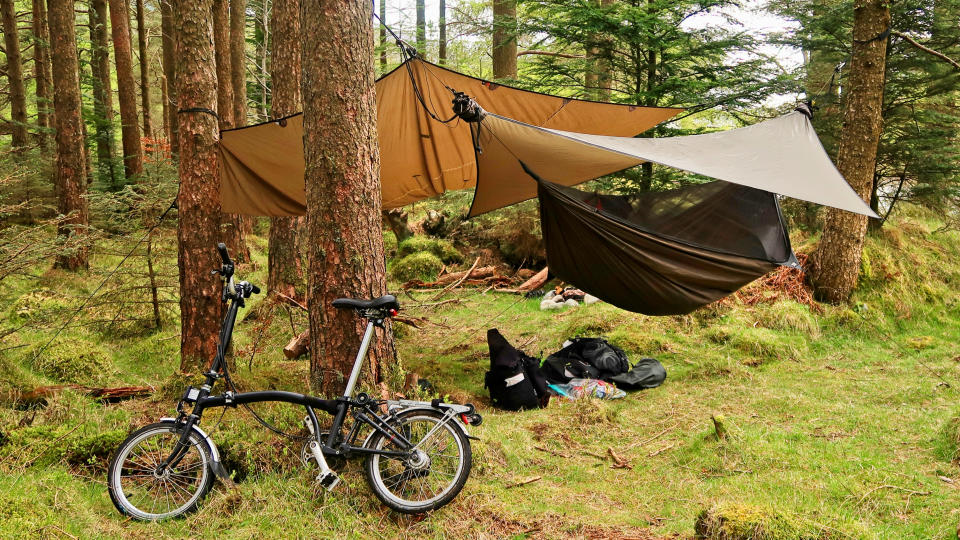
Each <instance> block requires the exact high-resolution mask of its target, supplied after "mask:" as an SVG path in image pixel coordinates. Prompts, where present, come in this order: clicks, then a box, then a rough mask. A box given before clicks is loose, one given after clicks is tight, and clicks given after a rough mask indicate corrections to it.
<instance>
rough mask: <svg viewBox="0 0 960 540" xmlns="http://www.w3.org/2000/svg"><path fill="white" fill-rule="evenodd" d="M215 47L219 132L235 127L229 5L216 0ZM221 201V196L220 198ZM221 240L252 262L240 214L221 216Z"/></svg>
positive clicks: (237, 255)
mask: <svg viewBox="0 0 960 540" xmlns="http://www.w3.org/2000/svg"><path fill="white" fill-rule="evenodd" d="M213 43H214V51H215V54H216V64H217V114H218V115H219V116H220V129H230V128H233V127H236V119H235V117H234V111H235V108H234V102H233V55H232V54H231V52H230V45H231V42H230V1H229V0H213ZM217 200H218V201H219V200H220V198H219V195H218V196H217ZM221 218H222V219H223V223H222V226H221V237H222V238H223V242H224V243H225V244H227V248H229V249H230V253H231V256H233V257H235V258H236V260H237V261H238V262H246V261H248V260H250V252H249V250H248V249H247V245H246V244H247V243H246V240H245V238H244V231H243V223H242V219H241V218H240V216H239V215H237V214H221Z"/></svg>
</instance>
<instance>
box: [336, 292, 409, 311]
mask: <svg viewBox="0 0 960 540" xmlns="http://www.w3.org/2000/svg"><path fill="white" fill-rule="evenodd" d="M333 307H335V308H337V309H358V310H363V309H400V304H398V303H397V297H396V296H394V295H392V294H387V295H384V296H381V297H380V298H374V299H373V300H357V299H356V298H337V299H336V300H334V301H333Z"/></svg>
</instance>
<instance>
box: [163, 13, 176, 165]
mask: <svg viewBox="0 0 960 540" xmlns="http://www.w3.org/2000/svg"><path fill="white" fill-rule="evenodd" d="M172 2H173V0H160V27H161V31H162V32H163V39H162V40H161V47H163V80H164V82H166V86H167V98H166V100H165V104H166V106H167V137H169V138H170V152H171V153H172V154H173V155H177V154H178V153H179V145H178V143H177V132H178V128H177V126H178V125H179V119H180V117H179V115H178V114H177V81H176V71H177V70H176V65H175V62H174V48H175V47H176V31H177V30H176V25H175V24H174V22H173V4H172Z"/></svg>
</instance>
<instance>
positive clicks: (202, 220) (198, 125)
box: [173, 0, 222, 373]
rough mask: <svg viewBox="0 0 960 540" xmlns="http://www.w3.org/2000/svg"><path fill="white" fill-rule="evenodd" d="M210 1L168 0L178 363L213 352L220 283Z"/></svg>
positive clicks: (196, 364)
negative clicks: (176, 165) (176, 145)
mask: <svg viewBox="0 0 960 540" xmlns="http://www.w3.org/2000/svg"><path fill="white" fill-rule="evenodd" d="M212 14H213V1H212V0H174V4H173V16H174V20H176V21H177V46H176V47H177V56H176V62H177V78H176V82H177V84H176V88H177V100H178V103H179V106H180V109H181V110H182V111H183V112H182V114H180V117H179V118H180V121H179V131H180V194H179V196H178V197H177V206H178V212H179V214H178V215H179V220H178V229H177V239H178V250H177V259H178V262H179V267H180V369H181V370H182V371H186V372H193V373H197V372H199V371H202V370H203V369H204V368H205V367H206V365H207V363H208V362H209V361H210V359H212V358H213V355H214V353H215V352H216V339H214V337H215V336H216V335H217V328H218V327H219V325H220V321H219V318H220V314H221V311H222V309H221V304H220V288H219V282H218V280H217V278H216V277H215V276H211V275H210V270H212V269H214V268H219V267H220V261H219V257H218V256H217V251H216V244H217V241H218V239H219V227H220V203H219V200H220V186H219V182H218V181H211V179H216V178H219V175H218V171H217V141H218V139H219V130H218V126H217V119H216V118H215V117H214V116H213V115H211V114H209V113H207V112H205V111H206V110H215V109H216V106H217V105H216V102H217V74H216V63H215V60H214V51H213V17H212Z"/></svg>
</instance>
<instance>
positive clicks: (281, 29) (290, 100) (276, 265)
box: [267, 0, 303, 297]
mask: <svg viewBox="0 0 960 540" xmlns="http://www.w3.org/2000/svg"><path fill="white" fill-rule="evenodd" d="M270 25H271V29H270V33H272V34H273V35H274V36H284V38H283V39H275V40H273V44H272V46H273V49H272V50H271V53H270V54H271V56H272V57H273V62H272V64H271V69H272V71H273V72H272V73H271V77H270V78H271V81H272V84H273V100H272V102H271V107H272V108H273V117H274V118H283V117H285V116H288V115H291V114H294V113H297V112H300V109H301V103H302V99H301V97H300V1H299V0H274V3H273V17H272V18H271V20H270ZM302 227H303V218H300V217H274V218H270V238H269V245H268V249H267V268H268V270H267V290H268V291H269V292H270V294H272V295H276V294H285V295H287V296H290V297H296V296H297V293H296V285H297V284H299V283H301V282H302V281H303V269H302V268H301V265H300V251H299V249H298V246H297V236H298V232H299V230H300V229H301V228H302Z"/></svg>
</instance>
